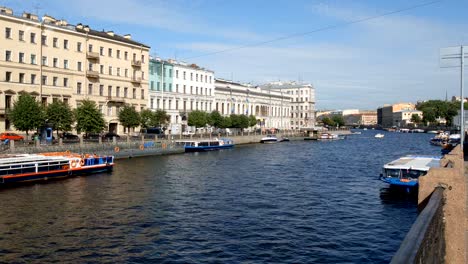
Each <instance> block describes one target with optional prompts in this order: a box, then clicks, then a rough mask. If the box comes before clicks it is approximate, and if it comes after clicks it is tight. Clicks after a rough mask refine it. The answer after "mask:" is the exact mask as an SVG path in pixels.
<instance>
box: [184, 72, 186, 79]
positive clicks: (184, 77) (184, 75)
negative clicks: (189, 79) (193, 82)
mask: <svg viewBox="0 0 468 264" xmlns="http://www.w3.org/2000/svg"><path fill="white" fill-rule="evenodd" d="M183 75H184V76H183V77H184V80H185V77H186V76H185V71H184V74H183Z"/></svg>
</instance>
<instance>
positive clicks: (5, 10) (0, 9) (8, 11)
mask: <svg viewBox="0 0 468 264" xmlns="http://www.w3.org/2000/svg"><path fill="white" fill-rule="evenodd" d="M0 14H5V15H13V9H11V8H8V7H0Z"/></svg>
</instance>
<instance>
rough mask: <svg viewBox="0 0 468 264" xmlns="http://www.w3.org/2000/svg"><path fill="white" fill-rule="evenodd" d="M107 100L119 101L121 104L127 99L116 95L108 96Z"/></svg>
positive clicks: (110, 101)
mask: <svg viewBox="0 0 468 264" xmlns="http://www.w3.org/2000/svg"><path fill="white" fill-rule="evenodd" d="M107 102H109V103H119V104H124V103H125V99H124V98H122V97H116V96H107Z"/></svg>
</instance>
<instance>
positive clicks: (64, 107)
mask: <svg viewBox="0 0 468 264" xmlns="http://www.w3.org/2000/svg"><path fill="white" fill-rule="evenodd" d="M46 115H47V122H48V123H51V124H53V126H54V129H55V130H56V131H57V137H58V133H59V131H61V132H64V131H70V130H72V125H73V123H74V122H75V118H74V115H73V111H72V109H71V108H70V106H69V105H68V104H67V103H65V102H63V101H55V102H53V103H51V104H49V105H48V106H47V108H46Z"/></svg>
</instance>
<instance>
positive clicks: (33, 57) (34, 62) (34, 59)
mask: <svg viewBox="0 0 468 264" xmlns="http://www.w3.org/2000/svg"><path fill="white" fill-rule="evenodd" d="M31 64H36V54H31Z"/></svg>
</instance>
